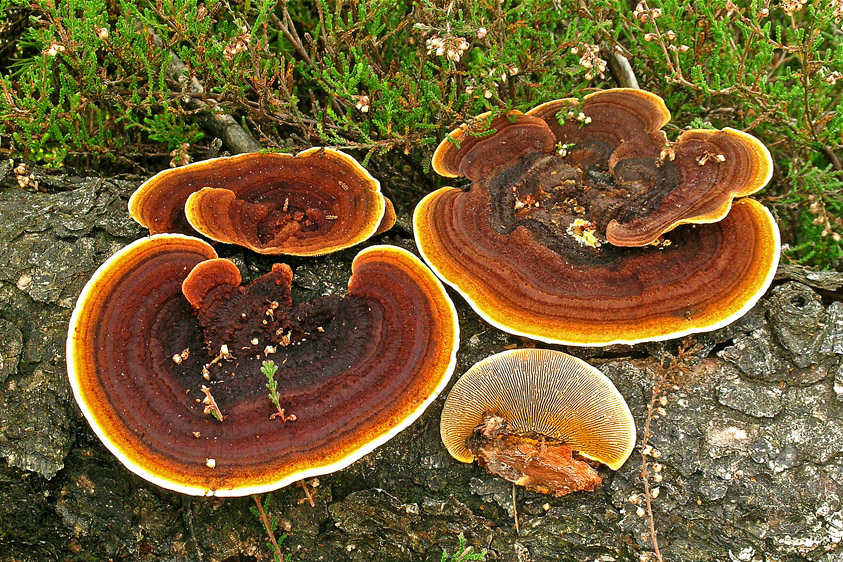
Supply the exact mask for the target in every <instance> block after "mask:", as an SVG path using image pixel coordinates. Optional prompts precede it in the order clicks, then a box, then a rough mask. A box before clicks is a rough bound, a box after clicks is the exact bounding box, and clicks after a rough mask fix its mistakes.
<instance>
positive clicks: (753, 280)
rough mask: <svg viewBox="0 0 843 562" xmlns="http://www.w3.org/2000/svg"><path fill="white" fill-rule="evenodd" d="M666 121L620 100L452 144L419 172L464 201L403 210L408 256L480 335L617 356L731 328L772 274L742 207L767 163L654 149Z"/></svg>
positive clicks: (734, 146) (681, 143)
mask: <svg viewBox="0 0 843 562" xmlns="http://www.w3.org/2000/svg"><path fill="white" fill-rule="evenodd" d="M669 118H670V114H669V112H668V111H667V108H666V107H665V105H664V102H663V101H662V100H661V98H659V97H658V96H655V95H653V94H650V93H647V92H642V91H640V90H627V89H620V90H607V91H603V92H597V93H594V94H590V95H588V96H586V97H585V99H584V100H583V101H582V102H581V103H580V102H578V101H577V100H570V99H564V100H557V101H553V102H549V103H546V104H543V105H540V106H538V107H536V108H534V109H533V110H531V111H529V112H527V114H521V113H519V112H512V113H510V114H508V115H500V116H497V117H492V116H490V115H488V114H487V115H486V116H485V117H484V116H481V118H478V119H477V120H476V121H475V123H478V122H479V126H480V127H481V128H482V126H483V125H488V129H487V130H484V131H480V129H478V132H476V133H475V132H473V131H472V130H471V129H470V128H468V127H466V126H463V127H461V128H459V129H456V130H455V131H453V132H452V133H450V135H449V136H448V138H446V139H445V140H444V141H443V142H442V143H441V144H440V145H439V148H438V149H437V150H436V153H435V154H434V157H433V168H434V169H435V170H436V171H437V172H438V173H440V174H442V175H444V176H448V177H455V176H465V177H467V178H468V179H470V180H471V181H472V185H471V187H470V189H468V191H465V192H464V191H461V190H459V189H454V188H443V189H440V190H438V191H435V192H433V193H431V194H429V195H428V196H427V197H425V198H424V199H423V200H422V201H421V202H420V203H419V205H418V206H417V207H416V211H415V215H414V217H413V221H414V227H415V235H416V242H417V244H418V247H419V250H420V252H421V254H422V256H423V257H424V259H425V260H426V261H427V263H428V264H429V265H430V266H431V267H432V268H433V269H434V271H436V273H437V274H438V275H439V276H440V277H441V278H442V279H443V280H445V281H446V282H447V283H449V284H451V285H452V286H453V287H454V288H455V289H456V290H457V291H458V292H460V293H461V294H462V295H463V296H464V297H465V298H466V300H468V302H469V304H471V306H472V307H473V308H474V309H475V310H476V311H477V312H478V314H480V315H481V316H482V317H483V318H484V319H485V320H487V321H488V322H490V323H491V324H493V325H495V326H497V327H498V328H500V329H502V330H505V331H507V332H510V333H514V334H519V335H523V336H527V337H531V338H535V339H539V340H543V341H546V342H551V343H565V344H571V345H608V344H611V343H627V344H631V343H637V342H642V341H653V340H663V339H669V338H675V337H679V336H683V335H686V334H690V333H695V332H701V331H708V330H714V329H716V328H719V327H722V326H724V325H726V324H728V323H730V322H732V321H733V320H735V319H737V318H739V317H740V316H741V315H743V314H744V313H746V312H747V311H748V310H749V309H750V308H751V307H752V306H753V305H754V304H755V302H757V300H758V299H759V298H760V297H761V295H762V294H763V293H764V291H765V290H766V289H767V287H768V286H769V284H770V283H771V281H772V279H773V275H774V273H775V269H776V266H777V264H778V257H779V249H780V242H779V232H778V227H777V226H776V224H775V221H774V220H773V218H772V215H771V214H770V213H769V212H768V211H767V210H766V209H765V208H764V207H763V206H762V205H760V204H759V203H757V202H755V201H753V200H751V199H747V198H745V197H744V196H746V195H749V194H751V193H753V192H755V191H758V190H759V189H761V188H762V187H763V186H764V185H765V184H766V183H767V182H768V181H769V179H770V176H771V173H772V162H771V159H770V155H769V152H768V151H767V149H766V147H764V145H763V144H761V143H760V142H759V141H758V140H756V139H755V138H754V137H752V136H750V135H748V134H746V133H742V132H740V131H735V130H732V129H725V130H723V131H709V130H693V131H686V132H685V133H683V134H682V135H681V136H680V138H679V139H678V140H677V141H676V142H669V141H668V140H667V137H666V136H665V133H664V132H663V131H662V130H661V127H663V126H664V125H665V124H666V123H667V121H668V120H669ZM736 198H739V199H736Z"/></svg>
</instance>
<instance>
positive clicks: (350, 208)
mask: <svg viewBox="0 0 843 562" xmlns="http://www.w3.org/2000/svg"><path fill="white" fill-rule="evenodd" d="M391 208H392V205H391V203H389V201H388V200H387V199H386V198H385V197H384V196H383V195H382V194H381V192H380V184H379V183H378V181H377V180H376V179H374V178H373V177H372V176H371V175H370V174H369V173H368V172H367V171H366V170H365V169H364V168H363V167H362V166H360V164H359V163H358V162H357V161H356V160H355V159H354V158H352V157H351V156H349V155H347V154H345V153H343V152H340V151H337V150H332V149H329V148H311V149H308V150H305V151H304V152H301V153H299V154H297V155H295V156H293V155H290V154H274V153H251V154H241V155H238V156H232V157H228V158H215V159H213V160H207V161H204V162H198V163H196V164H191V165H189V166H184V167H181V168H175V169H173V170H166V171H164V172H161V173H159V174H158V175H156V176H154V177H153V178H151V179H150V180H148V181H146V182H145V183H144V184H143V185H141V186H140V187H139V188H138V189H137V191H136V192H135V193H134V194H133V195H132V198H131V199H130V200H129V213H130V214H131V215H132V217H134V219H135V220H137V221H138V222H139V223H141V224H142V225H144V226H146V227H147V228H149V231H150V233H152V234H157V233H162V232H180V233H183V234H193V233H195V232H199V233H201V234H203V235H205V236H207V237H208V238H211V239H213V240H216V241H218V242H225V243H229V244H238V245H240V246H244V247H246V248H249V249H251V250H254V251H256V252H259V253H262V254H274V255H279V254H287V255H297V256H315V255H321V254H327V253H330V252H334V251H337V250H340V249H343V248H347V247H349V246H353V245H355V244H358V243H360V242H362V241H363V240H366V239H367V238H369V237H370V236H372V235H374V234H375V233H376V232H377V233H379V232H383V231H385V230H388V229H389V228H390V227H391V226H392V224H393V223H394V222H395V216H394V211H393V210H391Z"/></svg>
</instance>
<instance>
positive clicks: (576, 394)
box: [440, 349, 635, 496]
mask: <svg viewBox="0 0 843 562" xmlns="http://www.w3.org/2000/svg"><path fill="white" fill-rule="evenodd" d="M440 431H441V435H442V441H443V442H444V443H445V446H446V447H447V448H448V452H449V453H451V456H453V457H454V458H455V459H457V460H459V461H461V462H472V461H473V460H474V459H475V458H476V459H477V461H478V463H479V464H480V465H481V466H483V467H485V468H486V469H487V470H488V471H489V472H491V473H492V474H495V475H497V476H501V477H503V478H505V479H506V480H509V481H511V482H514V483H516V484H518V485H520V486H525V487H526V488H527V489H528V490H531V491H534V492H541V493H544V494H553V495H555V496H563V495H565V494H569V493H571V492H576V491H580V490H586V491H590V490H593V489H594V488H595V487H596V486H598V485H599V484H600V482H601V479H600V476H599V474H598V473H597V471H596V470H595V469H594V466H597V465H598V464H600V463H602V464H605V465H607V466H609V468H612V469H613V470H617V469H618V468H620V467H621V465H623V463H624V462H625V461H626V459H627V458H628V457H629V455H630V453H631V452H632V449H633V447H634V445H635V422H634V421H633V419H632V413H631V412H630V411H629V407H628V406H627V405H626V402H625V401H624V399H623V397H622V396H621V395H620V393H619V392H618V391H617V389H616V388H615V386H614V385H613V384H612V382H611V381H610V380H609V379H608V378H607V377H606V376H605V375H603V374H602V373H601V372H600V371H598V370H597V369H595V368H594V367H592V366H591V365H589V364H588V363H585V362H584V361H581V360H580V359H577V358H575V357H572V356H570V355H567V354H565V353H562V352H559V351H551V350H545V349H517V350H510V351H505V352H503V353H498V354H497V355H493V356H492V357H489V358H487V359H484V360H483V361H480V362H479V363H477V364H476V365H474V366H473V367H472V368H471V369H469V370H468V371H467V372H466V373H465V374H464V375H463V376H462V377H460V379H459V380H458V381H457V382H456V384H455V385H454V388H453V389H452V390H451V393H450V394H449V395H448V399H447V400H446V401H445V407H444V409H443V410H442V421H441V426H440Z"/></svg>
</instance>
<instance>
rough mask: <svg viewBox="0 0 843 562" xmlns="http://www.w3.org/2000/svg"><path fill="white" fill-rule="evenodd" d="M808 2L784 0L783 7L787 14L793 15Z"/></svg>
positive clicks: (803, 0)
mask: <svg viewBox="0 0 843 562" xmlns="http://www.w3.org/2000/svg"><path fill="white" fill-rule="evenodd" d="M807 3H808V0H782V9H783V10H784V13H785V14H787V15H789V16H792V15H793V14H795V13H796V12H798V11H799V10H801V9H802V8H803V7H804V6H805V4H807Z"/></svg>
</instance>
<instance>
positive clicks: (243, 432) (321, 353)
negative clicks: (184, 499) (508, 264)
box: [67, 234, 459, 496]
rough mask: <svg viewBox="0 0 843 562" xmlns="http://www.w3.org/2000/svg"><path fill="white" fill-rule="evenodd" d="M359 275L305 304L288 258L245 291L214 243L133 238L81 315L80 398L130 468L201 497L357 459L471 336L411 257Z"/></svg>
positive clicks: (381, 255) (82, 302) (88, 294)
mask: <svg viewBox="0 0 843 562" xmlns="http://www.w3.org/2000/svg"><path fill="white" fill-rule="evenodd" d="M352 270H353V273H352V276H351V279H350V281H349V288H348V294H346V295H345V296H342V297H341V296H328V297H320V298H317V299H315V300H313V301H311V302H306V303H301V304H294V303H293V302H292V299H291V296H290V283H291V280H292V277H293V274H292V271H291V270H290V268H289V267H287V266H286V265H280V264H278V265H275V266H274V267H273V268H272V271H271V272H270V273H268V274H266V275H264V276H263V277H260V278H258V279H257V280H256V281H254V282H253V283H251V284H250V285H248V286H246V287H241V286H240V274H239V272H238V270H237V268H236V267H235V266H234V265H233V264H232V263H231V262H229V261H227V260H223V259H216V254H215V253H214V250H213V249H212V248H211V247H210V246H209V245H208V244H206V243H205V242H202V241H201V240H198V239H195V238H191V237H187V236H183V235H177V234H167V235H157V236H152V237H151V238H146V239H142V240H139V241H137V242H134V243H133V244H131V245H129V246H127V247H126V248H124V249H122V250H121V251H119V252H118V253H117V254H115V255H114V256H112V257H111V258H110V259H109V260H108V261H106V262H105V263H104V264H103V265H102V267H100V268H99V270H97V272H96V273H95V274H94V276H93V278H92V279H91V280H90V281H89V282H88V284H87V285H86V286H85V288H84V290H83V291H82V294H81V296H80V297H79V301H78V303H77V306H76V309H75V310H74V312H73V316H72V318H71V322H70V330H69V333H68V339H67V361H68V373H69V376H70V382H71V386H72V388H73V392H74V395H75V397H76V400H77V402H78V403H79V405H80V407H81V409H82V411H83V413H84V414H85V417H86V418H87V419H88V422H89V423H90V424H91V427H92V428H93V430H94V432H95V433H96V434H97V435H98V436H99V438H100V439H101V440H102V441H103V443H104V444H105V445H106V446H107V447H108V448H109V449H110V450H111V452H112V453H114V454H115V455H116V456H117V457H118V458H119V459H120V460H121V461H122V462H123V463H124V464H125V465H126V466H127V467H128V468H129V469H130V470H132V471H133V472H135V473H137V474H138V475H140V476H142V477H144V478H146V479H147V480H149V481H151V482H154V483H156V484H158V485H160V486H163V487H165V488H169V489H172V490H176V491H179V492H183V493H186V494H194V495H212V494H215V495H220V496H240V495H245V494H250V493H258V492H264V491H268V490H272V489H275V488H278V487H281V486H285V485H287V484H289V483H291V482H293V481H295V480H299V479H301V478H306V477H309V476H314V475H318V474H325V473H328V472H332V471H335V470H338V469H340V468H343V467H345V466H347V465H349V464H350V463H351V462H353V461H354V460H356V459H358V458H360V457H362V456H363V455H364V454H366V453H367V452H369V451H371V450H372V449H374V448H375V447H377V446H378V445H380V444H382V443H384V442H385V441H387V440H388V439H390V438H391V437H392V436H394V435H395V434H396V433H398V432H399V431H400V430H401V429H403V428H404V427H406V426H407V425H409V424H410V423H412V422H413V421H414V420H415V419H416V418H417V417H418V416H419V415H421V413H422V412H423V411H424V409H425V408H426V407H427V406H428V405H429V404H430V403H431V401H432V400H433V399H434V398H435V397H436V396H437V394H438V393H439V392H440V391H441V390H442V389H443V388H444V386H445V385H446V383H447V382H448V380H449V378H450V375H451V373H452V371H453V368H454V364H455V355H456V349H457V346H458V340H459V329H458V326H457V319H456V312H455V310H454V307H453V304H452V303H451V301H450V300H449V298H448V296H447V294H446V293H445V291H444V288H443V287H442V285H441V284H440V282H439V281H438V280H437V279H436V277H435V276H434V275H433V274H432V273H431V272H430V271H429V270H428V269H427V268H426V267H425V266H424V264H422V262H421V261H420V260H418V259H417V258H415V257H414V256H413V255H412V254H410V253H409V252H407V251H405V250H402V249H400V248H396V247H391V246H374V247H371V248H367V249H365V250H363V251H361V252H360V253H359V254H358V255H357V257H356V258H355V260H354V263H353V265H352ZM267 359H272V360H273V361H274V363H275V365H276V366H277V367H278V370H277V374H274V375H272V377H271V378H273V379H274V380H275V381H276V382H277V395H276V396H275V397H276V398H277V402H278V404H276V405H274V402H273V401H272V400H271V398H270V393H268V392H267V382H268V381H267V376H268V375H266V373H265V372H264V373H262V372H261V367H262V365H263V363H264V361H265V360H267ZM276 406H278V407H279V409H280V407H283V409H284V410H285V411H286V413H287V415H286V417H285V416H284V414H281V416H280V419H279V418H278V417H277V415H275V412H276Z"/></svg>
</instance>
